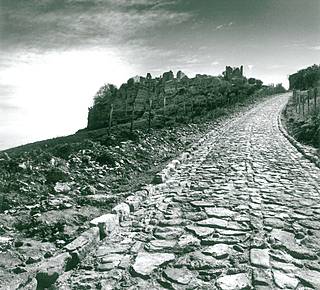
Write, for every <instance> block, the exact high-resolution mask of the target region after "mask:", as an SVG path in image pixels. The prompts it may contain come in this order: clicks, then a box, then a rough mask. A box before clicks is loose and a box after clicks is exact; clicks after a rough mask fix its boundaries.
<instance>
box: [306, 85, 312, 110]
mask: <svg viewBox="0 0 320 290" xmlns="http://www.w3.org/2000/svg"><path fill="white" fill-rule="evenodd" d="M311 92H312V91H311V89H309V90H308V94H307V102H308V114H309V111H310V96H311Z"/></svg>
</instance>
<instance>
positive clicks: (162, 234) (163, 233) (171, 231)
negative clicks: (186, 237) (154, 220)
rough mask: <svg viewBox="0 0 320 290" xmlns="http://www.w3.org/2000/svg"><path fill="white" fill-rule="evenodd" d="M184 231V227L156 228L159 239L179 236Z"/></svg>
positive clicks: (155, 234) (156, 235)
mask: <svg viewBox="0 0 320 290" xmlns="http://www.w3.org/2000/svg"><path fill="white" fill-rule="evenodd" d="M183 233H184V230H183V229H182V228H177V227H158V228H156V229H155V232H154V236H155V237H156V238H158V239H165V240H172V239H177V238H179V237H180V236H181V235H182V234H183Z"/></svg>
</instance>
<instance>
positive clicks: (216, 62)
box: [211, 61, 219, 65]
mask: <svg viewBox="0 0 320 290" xmlns="http://www.w3.org/2000/svg"><path fill="white" fill-rule="evenodd" d="M218 64H219V62H218V61H213V62H212V63H211V65H218Z"/></svg>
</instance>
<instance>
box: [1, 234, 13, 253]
mask: <svg viewBox="0 0 320 290" xmlns="http://www.w3.org/2000/svg"><path fill="white" fill-rule="evenodd" d="M12 244H13V238H11V237H0V251H5V250H6V249H8V248H10V247H11V246H12Z"/></svg>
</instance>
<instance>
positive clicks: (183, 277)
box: [163, 268, 194, 285]
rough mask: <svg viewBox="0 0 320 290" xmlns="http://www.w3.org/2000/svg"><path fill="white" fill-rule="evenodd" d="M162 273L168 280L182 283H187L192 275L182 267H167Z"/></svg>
mask: <svg viewBox="0 0 320 290" xmlns="http://www.w3.org/2000/svg"><path fill="white" fill-rule="evenodd" d="M163 275H164V276H165V277H166V278H167V279H168V280H170V281H172V282H175V283H178V284H182V285H187V284H189V283H190V281H191V279H192V278H193V277H194V274H193V273H192V272H191V271H189V270H187V269H184V268H167V269H165V270H164V272H163Z"/></svg>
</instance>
